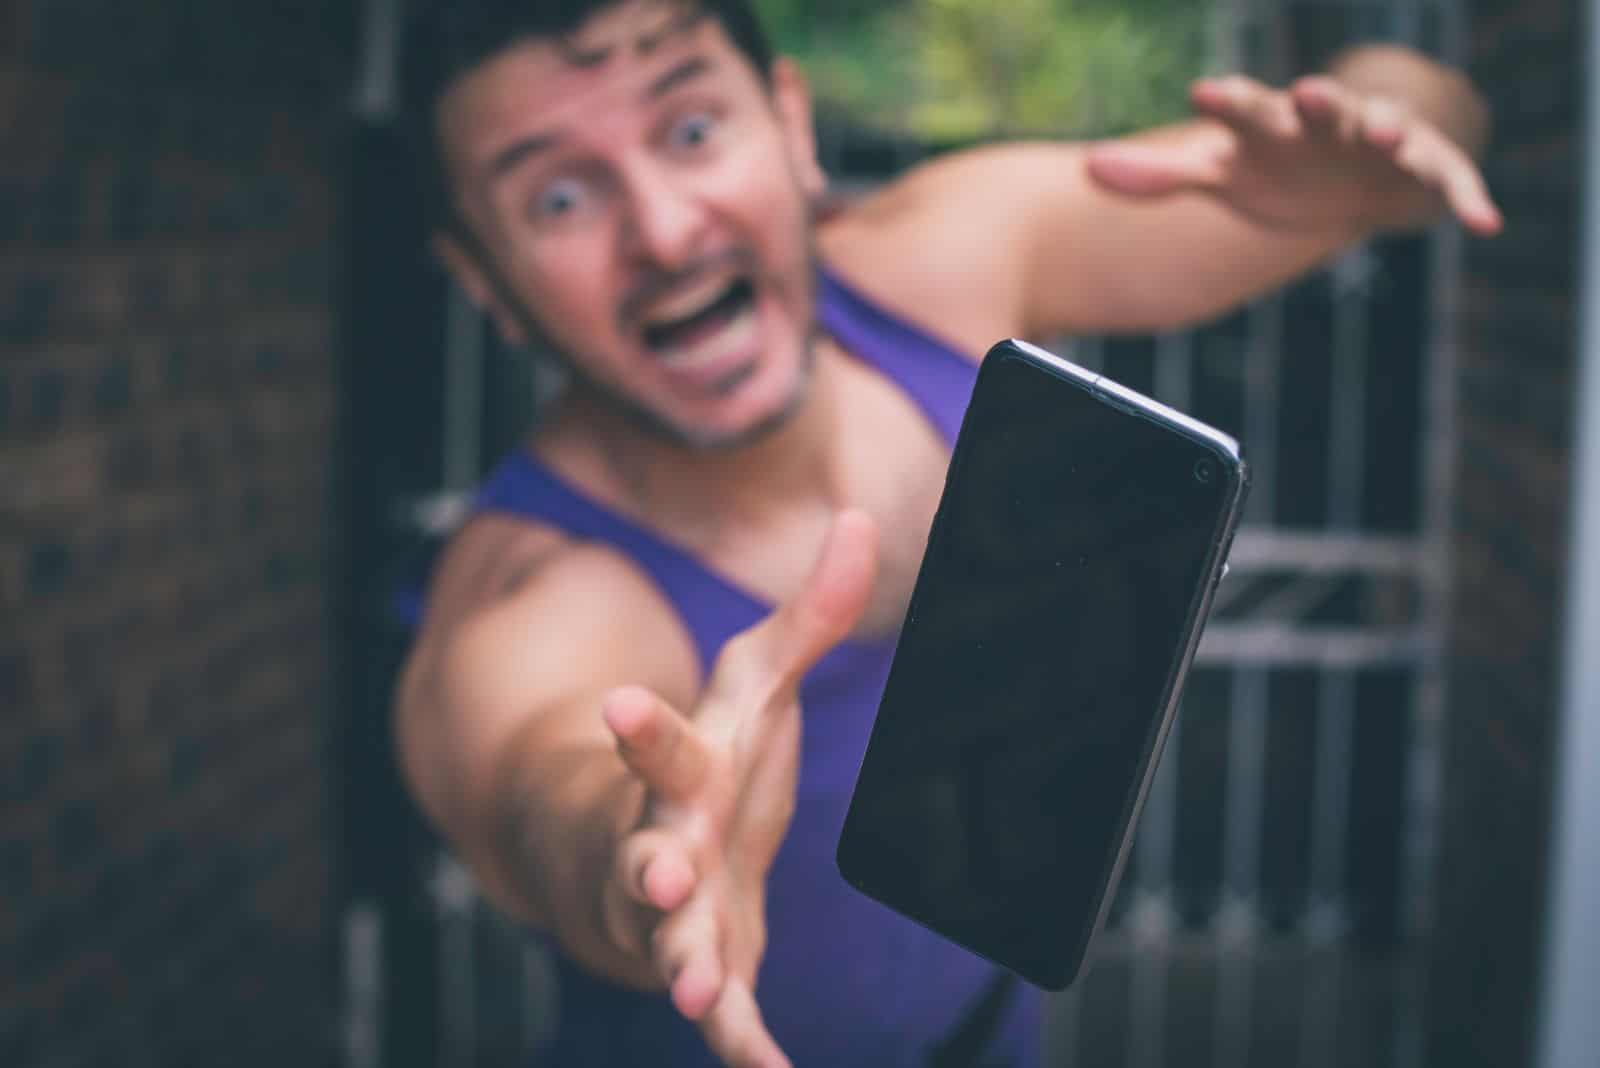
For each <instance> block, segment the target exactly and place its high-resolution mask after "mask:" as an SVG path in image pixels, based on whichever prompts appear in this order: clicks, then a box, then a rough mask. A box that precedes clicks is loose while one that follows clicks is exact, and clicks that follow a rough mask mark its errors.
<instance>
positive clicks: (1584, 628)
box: [1539, 0, 1600, 1068]
mask: <svg viewBox="0 0 1600 1068" xmlns="http://www.w3.org/2000/svg"><path fill="white" fill-rule="evenodd" d="M1597 6H1600V0H1590V3H1589V4H1588V5H1587V8H1588V10H1587V15H1588V25H1587V27H1586V29H1585V32H1586V34H1587V45H1586V58H1585V62H1584V63H1583V70H1584V71H1585V72H1586V73H1587V75H1588V82H1589V84H1588V86H1587V138H1588V163H1587V166H1586V169H1585V170H1586V173H1585V193H1584V205H1583V209H1584V218H1583V257H1584V260H1583V275H1582V282H1581V285H1582V289H1581V291H1580V299H1581V314H1582V324H1581V327H1580V329H1581V331H1582V333H1581V336H1580V339H1579V355H1578V359H1579V371H1580V376H1579V390H1578V404H1579V408H1578V412H1577V423H1576V426H1577V431H1578V433H1577V441H1578V446H1577V451H1576V452H1575V454H1574V458H1573V459H1574V463H1573V485H1574V493H1575V496H1574V498H1573V516H1574V521H1573V526H1572V542H1571V545H1572V548H1571V568H1570V572H1569V573H1570V576H1571V581H1570V584H1569V585H1568V588H1567V597H1568V602H1567V625H1566V629H1565V632H1566V648H1565V650H1564V652H1565V656H1564V673H1565V674H1564V680H1563V684H1564V707H1563V718H1562V723H1561V725H1560V734H1559V735H1558V736H1557V741H1556V767H1557V769H1558V771H1557V774H1558V779H1557V781H1556V794H1555V802H1556V803H1555V822H1554V825H1553V834H1552V837H1551V854H1550V860H1551V868H1550V908H1549V912H1548V916H1547V927H1546V946H1545V970H1544V998H1543V1003H1542V1020H1541V1027H1540V1036H1539V1044H1540V1045H1539V1065H1540V1068H1594V1066H1595V1065H1596V1064H1600V11H1597V10H1596V8H1597Z"/></svg>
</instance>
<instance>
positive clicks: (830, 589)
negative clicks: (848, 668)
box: [708, 509, 878, 710]
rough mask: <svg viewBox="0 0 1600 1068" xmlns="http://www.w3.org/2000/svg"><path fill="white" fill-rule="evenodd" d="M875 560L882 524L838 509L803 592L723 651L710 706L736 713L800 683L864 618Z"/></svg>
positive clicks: (710, 691)
mask: <svg viewBox="0 0 1600 1068" xmlns="http://www.w3.org/2000/svg"><path fill="white" fill-rule="evenodd" d="M877 562H878V528H877V524H876V523H874V522H873V521H872V519H871V517H870V516H868V515H867V514H866V513H865V512H862V511H860V510H856V509H852V510H848V511H845V512H841V513H840V514H839V515H838V516H837V517H836V518H835V519H834V522H833V526H832V528H831V529H830V530H829V531H828V536H827V538H826V540H825V541H824V542H823V545H822V551H821V552H820V553H819V554H818V556H817V562H816V564H815V565H814V566H813V567H812V569H811V574H810V575H809V576H807V578H806V580H805V582H804V584H802V585H801V587H800V589H799V591H798V592H796V593H795V595H794V596H793V597H791V598H789V600H788V601H786V602H784V603H783V604H782V605H780V606H779V607H778V609H777V610H776V611H774V612H773V613H772V614H771V615H769V616H768V617H767V618H766V619H764V620H762V621H761V622H760V623H758V624H756V625H755V626H754V627H751V628H750V629H749V630H747V631H745V632H744V633H742V634H740V635H738V636H736V637H735V638H734V639H733V640H732V641H730V642H729V643H728V645H727V647H725V648H724V649H723V652H722V655H721V656H719V657H718V658H717V665H716V667H715V669H714V670H713V671H712V675H711V682H710V686H709V687H708V698H709V701H708V704H710V705H713V706H716V705H722V706H725V707H730V708H735V709H736V710H738V709H741V708H742V707H744V706H746V704H747V703H748V702H749V701H752V700H764V699H766V698H768V697H770V696H772V695H775V694H777V693H779V692H782V691H783V690H785V689H787V688H792V687H794V686H796V685H798V683H799V680H800V678H801V676H803V675H804V674H805V673H806V672H807V671H808V670H810V668H811V666H812V665H813V664H815V663H816V662H817V661H818V660H819V659H821V658H822V656H823V654H825V653H826V652H827V651H828V650H829V649H831V648H832V647H833V646H835V645H836V644H838V643H839V642H840V641H841V640H842V639H843V638H844V637H845V636H846V635H848V634H849V633H850V630H851V628H852V627H854V626H855V625H856V621H857V620H858V619H860V618H861V613H862V611H863V610H865V608H866V606H867V598H868V596H870V595H871V593H872V583H873V580H874V578H875V576H876V573H877ZM752 690H755V691H765V692H764V693H757V694H755V695H752Z"/></svg>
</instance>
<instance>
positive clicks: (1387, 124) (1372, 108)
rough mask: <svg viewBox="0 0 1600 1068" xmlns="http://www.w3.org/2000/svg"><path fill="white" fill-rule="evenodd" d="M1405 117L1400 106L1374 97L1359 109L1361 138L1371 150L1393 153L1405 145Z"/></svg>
mask: <svg viewBox="0 0 1600 1068" xmlns="http://www.w3.org/2000/svg"><path fill="white" fill-rule="evenodd" d="M1407 125H1408V123H1407V121H1406V115H1405V112H1404V111H1403V110H1401V108H1400V105H1398V104H1396V103H1395V102H1394V101H1393V100H1390V99H1388V98H1386V97H1381V96H1375V97H1372V98H1371V99H1369V100H1367V101H1366V102H1365V103H1364V104H1363V106H1362V109H1361V137H1362V139H1363V140H1364V141H1366V143H1367V144H1369V145H1371V146H1372V147H1373V148H1376V149H1379V150H1381V151H1384V152H1394V151H1396V150H1398V149H1399V148H1400V147H1401V145H1403V144H1404V143H1405V140H1406V131H1407Z"/></svg>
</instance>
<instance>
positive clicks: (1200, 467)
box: [1194, 460, 1217, 486]
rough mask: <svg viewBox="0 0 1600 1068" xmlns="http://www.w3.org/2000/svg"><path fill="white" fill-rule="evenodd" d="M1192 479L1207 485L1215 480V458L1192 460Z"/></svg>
mask: <svg viewBox="0 0 1600 1068" xmlns="http://www.w3.org/2000/svg"><path fill="white" fill-rule="evenodd" d="M1194 480H1195V481H1196V482H1198V483H1200V485H1202V486H1209V485H1211V483H1213V482H1215V481H1216V480H1217V462H1216V461H1215V460H1196V461H1195V462H1194Z"/></svg>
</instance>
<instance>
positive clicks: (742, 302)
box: [644, 278, 756, 368]
mask: <svg viewBox="0 0 1600 1068" xmlns="http://www.w3.org/2000/svg"><path fill="white" fill-rule="evenodd" d="M755 329H756V290H755V285H754V284H753V283H752V282H751V281H750V280H749V279H748V278H736V279H734V280H732V281H730V282H729V283H728V284H727V285H726V286H724V287H722V288H721V289H719V290H716V291H714V292H713V293H711V294H709V295H708V298H707V300H706V302H705V303H704V304H702V305H701V306H700V307H698V308H691V309H689V310H688V311H687V312H682V313H675V314H669V315H666V316H662V317H660V318H656V319H653V320H650V321H647V322H646V323H645V324H644V343H645V346H646V347H647V348H649V349H650V351H651V352H653V353H655V354H656V355H657V356H659V357H660V358H661V360H662V361H663V362H664V363H666V364H667V365H668V366H671V367H684V368H687V367H696V366H701V365H709V364H714V363H717V362H718V361H720V360H722V359H725V358H727V357H729V356H731V355H733V354H734V353H735V352H736V351H738V350H741V349H743V348H745V347H747V346H748V345H749V344H750V342H751V341H752V340H753V339H754V337H755Z"/></svg>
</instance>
